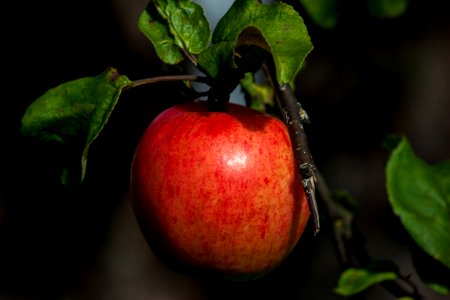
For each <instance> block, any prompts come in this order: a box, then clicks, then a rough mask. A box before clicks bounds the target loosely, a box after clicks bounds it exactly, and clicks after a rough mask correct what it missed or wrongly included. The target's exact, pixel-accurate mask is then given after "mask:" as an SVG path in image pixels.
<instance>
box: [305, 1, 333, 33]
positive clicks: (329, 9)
mask: <svg viewBox="0 0 450 300" xmlns="http://www.w3.org/2000/svg"><path fill="white" fill-rule="evenodd" d="M300 2H301V3H302V5H303V7H304V8H305V10H306V12H307V13H308V15H309V16H310V17H311V20H312V21H313V22H314V23H316V24H317V25H319V26H321V27H323V28H326V29H331V28H333V27H334V26H335V25H336V23H337V20H338V13H337V4H338V1H337V0H300Z"/></svg>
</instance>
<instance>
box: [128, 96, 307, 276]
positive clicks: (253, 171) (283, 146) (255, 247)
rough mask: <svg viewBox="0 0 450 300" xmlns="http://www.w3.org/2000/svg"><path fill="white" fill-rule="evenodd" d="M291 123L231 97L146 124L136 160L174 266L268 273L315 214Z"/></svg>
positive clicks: (157, 246) (139, 212)
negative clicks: (221, 107)
mask: <svg viewBox="0 0 450 300" xmlns="http://www.w3.org/2000/svg"><path fill="white" fill-rule="evenodd" d="M298 174H299V172H298V169H297V167H296V163H295V159H294V155H293V151H292V147H291V141H290V138H289V134H288V130H287V128H286V126H285V125H284V123H283V122H281V121H280V120H279V119H277V118H275V117H272V116H269V115H268V114H264V113H261V112H258V111H255V110H252V109H250V108H246V107H243V106H239V105H235V104H229V105H228V111H227V112H208V109H207V105H206V103H202V102H195V103H189V104H184V105H177V106H174V107H172V108H169V109H167V110H165V111H164V112H162V113H161V114H160V115H159V116H158V117H156V118H155V119H154V121H153V122H152V123H151V124H150V125H149V127H148V128H147V130H146V131H145V133H144V135H143V137H142V139H141V140H140V142H139V145H138V147H137V149H136V153H135V156H134V159H133V164H132V174H131V195H132V203H133V207H134V211H135V214H136V217H137V220H138V222H139V225H140V228H141V230H142V232H143V234H144V236H145V237H146V239H147V241H148V243H149V245H150V247H151V249H152V250H153V252H154V253H155V254H156V255H157V257H159V258H160V260H161V261H163V262H164V263H165V264H166V265H167V266H169V267H172V268H176V269H177V270H183V271H193V272H197V271H198V272H200V273H202V274H205V272H213V273H216V274H217V273H218V274H220V275H223V276H225V277H230V278H234V279H237V280H246V279H253V278H257V277H259V276H262V275H264V274H266V273H267V272H269V271H270V270H272V269H274V268H275V267H276V266H277V265H279V264H280V263H281V262H282V261H283V259H285V258H286V257H287V255H288V254H289V253H290V252H291V250H292V249H293V247H294V246H295V244H296V243H297V241H298V240H299V238H300V236H301V234H302V232H303V230H304V228H305V226H306V223H307V220H308V217H309V214H310V212H309V209H308V205H307V201H306V196H305V192H304V189H303V186H302V183H301V178H300V177H299V175H298Z"/></svg>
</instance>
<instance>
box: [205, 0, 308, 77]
mask: <svg viewBox="0 0 450 300" xmlns="http://www.w3.org/2000/svg"><path fill="white" fill-rule="evenodd" d="M212 43H213V45H212V46H211V47H210V48H209V49H207V50H206V51H204V52H202V53H200V57H199V64H200V65H201V66H202V67H203V69H205V70H206V71H207V72H208V73H209V75H211V76H212V77H221V73H222V74H223V73H226V72H227V70H228V69H229V68H230V66H231V67H234V66H238V67H241V65H242V63H243V62H246V61H250V60H252V59H251V58H252V57H254V53H256V51H255V49H254V48H255V46H256V47H257V48H259V49H260V51H261V49H263V53H265V52H268V53H270V54H271V55H272V57H273V60H274V63H275V68H276V72H277V79H278V81H279V82H280V84H285V83H291V82H292V81H293V80H294V79H295V76H296V75H297V73H298V71H299V70H300V68H301V66H302V64H303V62H304V60H305V58H306V56H307V55H308V54H309V53H310V51H311V50H312V49H313V45H312V43H311V40H310V37H309V35H308V32H307V29H306V26H305V24H304V22H303V19H302V18H301V16H300V15H299V14H298V13H297V12H296V11H295V10H294V9H293V8H292V7H291V6H290V5H287V4H285V3H281V2H275V3H272V4H268V5H265V4H262V3H260V2H259V1H258V0H236V1H235V2H234V3H233V5H232V6H231V8H230V9H229V10H228V11H227V13H226V14H225V15H224V16H223V17H222V19H220V21H219V22H218V24H217V27H216V29H215V30H214V33H213V37H212ZM244 46H253V47H249V48H242V47H244ZM242 49H244V50H245V51H242ZM248 50H251V51H253V52H252V55H248V54H246V53H248V52H247V51H248ZM240 51H241V53H240ZM243 55H246V57H247V59H241V62H240V63H237V61H236V60H238V59H239V57H241V56H243ZM258 56H260V57H262V56H263V54H261V52H260V53H259V55H258ZM261 63H262V60H261V62H260V64H261ZM218 65H219V66H218ZM253 67H254V66H253ZM244 71H245V72H247V71H249V69H248V68H245V69H244Z"/></svg>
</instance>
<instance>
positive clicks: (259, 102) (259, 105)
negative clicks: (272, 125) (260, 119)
mask: <svg viewBox="0 0 450 300" xmlns="http://www.w3.org/2000/svg"><path fill="white" fill-rule="evenodd" d="M241 87H242V89H243V90H244V93H245V96H246V97H247V98H248V100H249V102H250V107H251V108H253V109H255V110H259V111H263V112H266V111H267V107H273V106H274V105H275V104H274V101H273V100H274V91H273V89H272V87H270V86H269V85H264V84H258V83H256V82H255V78H254V76H253V73H246V74H245V77H244V78H243V79H242V80H241Z"/></svg>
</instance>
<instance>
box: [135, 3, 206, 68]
mask: <svg viewBox="0 0 450 300" xmlns="http://www.w3.org/2000/svg"><path fill="white" fill-rule="evenodd" d="M138 27H139V29H140V30H141V31H142V32H143V33H144V34H145V36H146V37H147V38H148V39H149V40H150V41H151V42H152V44H153V46H154V47H155V50H156V53H157V54H158V57H159V58H160V59H161V60H162V61H163V62H165V63H167V64H177V63H179V62H181V61H182V60H183V58H184V55H183V51H182V50H183V49H184V50H185V51H186V52H188V53H191V54H198V53H200V52H201V51H203V50H204V49H205V48H206V47H207V46H208V44H209V41H210V38H211V30H210V26H209V22H208V20H207V19H206V17H205V15H204V13H203V8H202V7H201V6H200V5H198V4H196V3H194V2H192V1H190V0H178V1H177V0H152V1H150V2H149V4H148V5H147V7H146V9H145V10H144V11H143V12H142V13H141V16H140V17H139V22H138Z"/></svg>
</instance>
